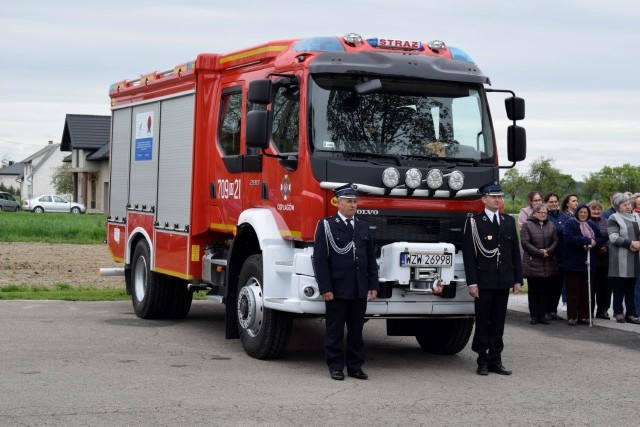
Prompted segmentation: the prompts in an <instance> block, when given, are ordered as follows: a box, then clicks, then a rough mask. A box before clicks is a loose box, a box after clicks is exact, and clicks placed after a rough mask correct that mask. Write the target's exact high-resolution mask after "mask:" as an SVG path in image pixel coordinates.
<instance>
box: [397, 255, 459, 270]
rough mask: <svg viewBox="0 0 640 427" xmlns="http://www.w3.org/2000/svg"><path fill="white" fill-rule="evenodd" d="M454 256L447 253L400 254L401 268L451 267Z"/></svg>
mask: <svg viewBox="0 0 640 427" xmlns="http://www.w3.org/2000/svg"><path fill="white" fill-rule="evenodd" d="M452 265H453V254H447V253H411V252H402V253H401V254H400V266H401V267H451V266H452Z"/></svg>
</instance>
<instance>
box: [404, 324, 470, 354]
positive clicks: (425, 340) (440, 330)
mask: <svg viewBox="0 0 640 427" xmlns="http://www.w3.org/2000/svg"><path fill="white" fill-rule="evenodd" d="M428 323H429V327H428V328H425V332H423V333H421V334H419V335H416V340H418V344H420V347H421V348H422V349H423V350H424V351H426V352H429V353H435V354H456V353H459V352H460V351H462V349H463V348H464V347H465V346H466V345H467V342H469V337H470V336H471V331H472V330H473V323H474V320H473V318H469V319H433V320H429V321H428Z"/></svg>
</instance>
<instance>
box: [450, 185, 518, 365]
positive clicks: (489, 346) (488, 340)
mask: <svg viewBox="0 0 640 427" xmlns="http://www.w3.org/2000/svg"><path fill="white" fill-rule="evenodd" d="M480 193H481V194H482V201H483V203H484V206H485V209H484V210H483V211H482V212H481V213H479V214H477V215H474V216H473V217H471V218H469V220H468V221H467V224H466V226H465V230H464V243H463V256H464V269H465V273H466V275H467V284H468V286H469V294H470V295H471V296H472V297H473V298H475V301H474V303H475V312H476V329H475V334H474V336H473V342H472V345H471V349H472V350H473V351H475V352H476V353H478V369H477V373H478V374H479V375H488V373H489V372H495V373H497V374H501V375H511V371H510V370H508V369H506V368H505V367H504V366H503V365H502V358H501V354H502V349H503V348H504V343H503V341H502V335H503V333H504V321H505V317H506V314H507V302H508V300H509V289H511V288H513V293H514V294H518V293H519V292H520V285H521V283H522V260H521V258H520V245H519V243H518V234H517V231H516V224H515V221H514V219H513V218H512V217H511V216H510V215H505V214H502V213H500V212H498V209H499V208H500V203H501V202H502V195H503V192H502V189H501V188H500V185H498V184H489V185H485V186H484V187H482V188H481V189H480Z"/></svg>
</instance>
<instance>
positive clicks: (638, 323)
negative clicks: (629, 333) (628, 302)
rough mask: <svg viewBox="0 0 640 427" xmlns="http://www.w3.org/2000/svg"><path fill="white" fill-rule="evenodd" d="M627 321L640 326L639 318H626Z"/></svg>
mask: <svg viewBox="0 0 640 427" xmlns="http://www.w3.org/2000/svg"><path fill="white" fill-rule="evenodd" d="M625 320H626V321H627V323H633V324H634V325H640V319H639V318H638V316H627V317H626V318H625Z"/></svg>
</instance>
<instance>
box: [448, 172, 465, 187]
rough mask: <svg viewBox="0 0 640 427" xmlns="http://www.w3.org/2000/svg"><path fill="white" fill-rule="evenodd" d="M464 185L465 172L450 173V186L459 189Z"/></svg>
mask: <svg viewBox="0 0 640 427" xmlns="http://www.w3.org/2000/svg"><path fill="white" fill-rule="evenodd" d="M463 185H464V174H463V173H462V172H460V171H453V172H451V174H450V175H449V188H450V189H452V190H454V191H458V190H460V189H461V188H462V186H463Z"/></svg>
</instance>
